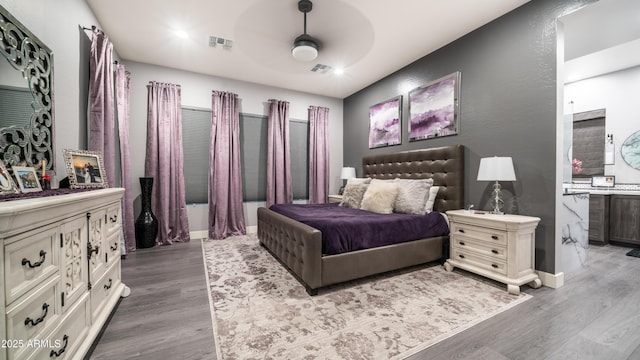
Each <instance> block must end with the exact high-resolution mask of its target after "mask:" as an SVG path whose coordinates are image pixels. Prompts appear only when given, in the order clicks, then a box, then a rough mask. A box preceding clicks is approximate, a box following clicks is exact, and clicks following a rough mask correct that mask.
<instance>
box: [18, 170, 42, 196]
mask: <svg viewBox="0 0 640 360" xmlns="http://www.w3.org/2000/svg"><path fill="white" fill-rule="evenodd" d="M11 170H13V176H15V178H16V180H17V181H18V188H19V189H20V192H23V193H28V192H38V191H42V187H40V181H39V180H38V174H36V169H35V168H32V167H26V166H13V167H11Z"/></svg>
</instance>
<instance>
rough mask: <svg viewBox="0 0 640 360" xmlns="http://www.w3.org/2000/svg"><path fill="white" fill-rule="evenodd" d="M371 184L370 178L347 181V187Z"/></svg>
mask: <svg viewBox="0 0 640 360" xmlns="http://www.w3.org/2000/svg"><path fill="white" fill-rule="evenodd" d="M370 182H371V178H351V179H349V180H347V185H349V184H369V183H370Z"/></svg>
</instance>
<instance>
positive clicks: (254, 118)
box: [182, 108, 309, 204]
mask: <svg viewBox="0 0 640 360" xmlns="http://www.w3.org/2000/svg"><path fill="white" fill-rule="evenodd" d="M267 126H268V117H267V116H263V115H254V114H246V113H241V114H240V156H241V169H242V195H243V200H244V201H265V200H266V198H267V196H266V193H267V180H266V174H267V134H268V133H267ZM210 134H211V110H208V109H194V108H183V109H182V140H183V147H184V150H183V152H184V178H185V189H186V190H185V191H186V202H187V204H199V203H204V204H206V203H207V202H208V187H207V182H208V179H209V141H210V140H209V139H210ZM289 142H290V146H291V180H292V182H293V198H294V199H296V200H298V199H308V198H309V122H308V121H304V120H295V119H289Z"/></svg>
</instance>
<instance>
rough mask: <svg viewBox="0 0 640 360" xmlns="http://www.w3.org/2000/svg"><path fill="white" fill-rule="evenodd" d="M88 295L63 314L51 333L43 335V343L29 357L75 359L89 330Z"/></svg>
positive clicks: (59, 359)
mask: <svg viewBox="0 0 640 360" xmlns="http://www.w3.org/2000/svg"><path fill="white" fill-rule="evenodd" d="M87 300H88V296H85V297H83V298H82V299H81V300H80V301H78V303H77V304H75V305H74V307H73V308H72V309H71V310H70V311H69V312H68V313H67V314H66V315H65V316H64V318H63V320H62V323H61V325H60V326H59V327H58V328H57V329H55V330H54V331H53V333H52V334H50V335H47V336H45V338H44V339H42V340H43V341H44V343H42V344H41V345H40V346H38V347H37V350H36V351H35V353H34V354H33V356H32V357H30V358H29V359H33V360H36V359H56V360H63V359H76V358H78V356H77V355H76V354H74V353H75V352H76V350H77V349H78V347H79V346H80V345H81V344H82V342H83V341H84V340H85V338H86V336H87V334H88V331H89V318H88V316H87V315H88V311H89V310H88V302H87ZM74 355H75V356H74Z"/></svg>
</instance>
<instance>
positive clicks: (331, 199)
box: [329, 195, 342, 203]
mask: <svg viewBox="0 0 640 360" xmlns="http://www.w3.org/2000/svg"><path fill="white" fill-rule="evenodd" d="M341 201H342V195H329V202H330V203H339V202H341Z"/></svg>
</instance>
